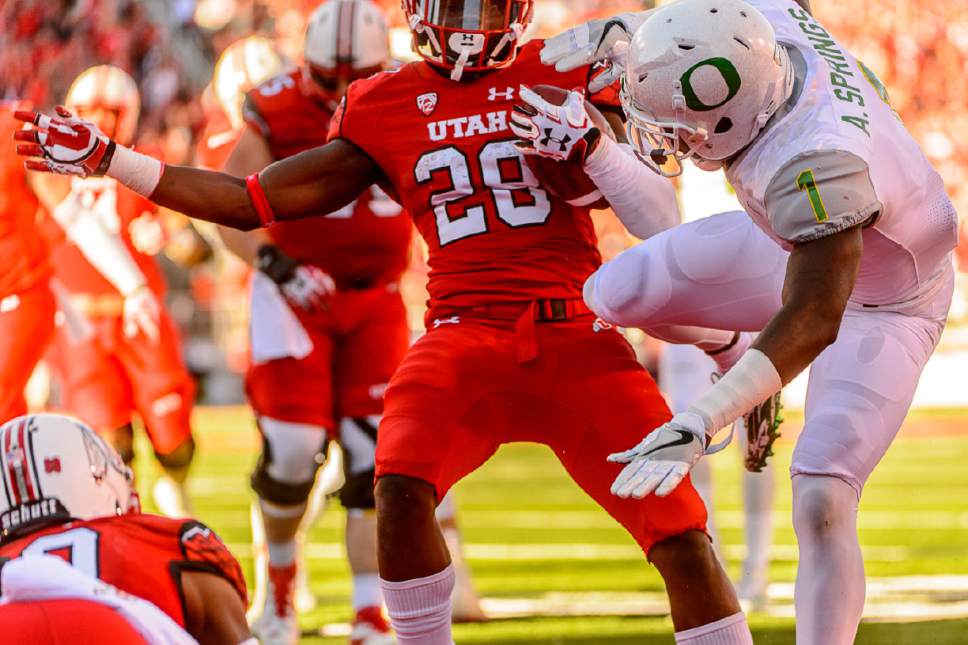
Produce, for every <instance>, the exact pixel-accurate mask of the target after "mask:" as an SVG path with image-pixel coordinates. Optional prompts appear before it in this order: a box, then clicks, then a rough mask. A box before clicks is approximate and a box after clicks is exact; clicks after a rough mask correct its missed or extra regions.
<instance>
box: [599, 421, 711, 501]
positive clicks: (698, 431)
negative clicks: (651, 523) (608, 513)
mask: <svg viewBox="0 0 968 645" xmlns="http://www.w3.org/2000/svg"><path fill="white" fill-rule="evenodd" d="M705 449H706V430H705V427H704V425H703V422H702V419H701V418H700V417H699V415H697V414H695V413H692V412H681V413H679V414H677V415H675V416H674V417H672V419H670V420H669V421H668V422H667V423H664V424H663V425H661V426H659V428H658V429H656V430H654V431H653V432H651V433H649V435H648V436H647V437H646V438H645V439H643V440H642V441H641V442H640V443H639V444H638V445H637V446H635V447H634V448H632V449H631V450H626V451H625V452H617V453H614V454H611V455H609V456H608V461H610V462H612V463H616V464H627V465H626V466H625V468H623V469H622V472H621V473H619V475H618V477H616V478H615V481H614V482H613V483H612V494H613V495H617V496H618V497H622V498H629V497H634V498H635V499H642V498H643V497H645V496H646V495H649V494H650V493H653V492H654V493H655V494H656V495H657V496H659V497H665V496H666V495H668V494H669V493H671V492H672V491H673V490H675V488H676V486H678V485H679V484H680V483H681V482H682V480H683V479H685V478H686V475H688V474H689V471H690V470H692V467H693V466H695V465H696V463H697V462H698V461H699V460H700V459H701V458H702V456H703V453H704V452H705Z"/></svg>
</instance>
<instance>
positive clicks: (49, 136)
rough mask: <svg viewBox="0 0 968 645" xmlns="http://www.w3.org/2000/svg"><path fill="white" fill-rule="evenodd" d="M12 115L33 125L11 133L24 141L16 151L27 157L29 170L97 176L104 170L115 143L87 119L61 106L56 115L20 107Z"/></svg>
mask: <svg viewBox="0 0 968 645" xmlns="http://www.w3.org/2000/svg"><path fill="white" fill-rule="evenodd" d="M14 116H15V117H16V118H17V119H19V120H21V121H24V122H25V123H28V124H31V125H33V126H34V127H33V128H29V129H25V130H18V131H17V132H15V133H14V135H13V137H14V139H16V140H17V141H24V142H26V143H21V144H19V145H17V154H19V155H21V156H24V157H28V159H27V160H26V161H24V165H25V166H26V167H27V168H28V169H30V170H39V171H42V172H52V173H56V174H59V175H76V176H78V177H100V176H101V175H103V174H104V173H106V172H107V169H108V166H109V165H110V164H111V158H112V157H113V156H114V150H115V148H116V144H115V143H114V141H111V140H110V139H108V138H107V136H105V135H104V133H103V132H101V131H100V130H99V129H98V127H97V126H96V125H94V124H93V123H91V122H89V121H84V120H82V119H78V118H77V117H75V116H74V115H73V114H71V113H70V112H69V111H68V110H67V109H66V108H64V107H63V106H59V107H58V108H57V116H56V117H49V116H47V115H46V114H40V113H39V112H25V111H23V110H19V111H17V112H15V113H14Z"/></svg>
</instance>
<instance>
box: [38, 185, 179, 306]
mask: <svg viewBox="0 0 968 645" xmlns="http://www.w3.org/2000/svg"><path fill="white" fill-rule="evenodd" d="M71 184H72V185H71V189H72V190H73V191H74V192H76V193H80V199H81V203H82V204H83V205H84V207H85V208H89V209H91V210H92V211H93V213H94V214H95V215H96V216H97V217H98V218H99V219H100V220H101V222H102V223H103V224H104V225H105V226H106V227H107V228H108V229H109V230H111V231H114V232H116V233H118V234H120V236H121V239H122V240H123V241H124V244H125V246H126V247H127V248H128V251H129V252H130V253H131V257H132V258H133V259H134V261H135V262H136V263H137V264H138V267H139V268H140V269H141V271H142V273H144V275H145V278H146V279H147V281H148V286H150V287H151V289H152V291H154V292H155V293H156V294H158V295H162V294H164V292H165V279H164V277H163V276H162V274H161V270H160V269H159V268H158V265H157V263H156V262H155V258H154V257H153V256H151V255H146V254H144V253H141V252H140V251H138V250H137V249H136V248H135V245H134V243H133V242H132V241H131V236H132V233H131V232H132V230H133V228H134V227H136V226H137V225H138V223H135V222H136V220H139V218H152V219H153V218H156V217H157V214H158V207H157V206H155V205H154V204H152V203H151V202H150V201H148V200H147V199H145V198H144V197H141V196H140V195H138V194H137V193H135V192H133V191H130V190H128V189H127V188H125V187H124V186H122V185H121V184H119V183H118V182H116V181H115V180H113V179H110V178H108V177H99V178H94V177H92V178H89V179H76V178H75V179H72V181H71ZM133 223H134V224H133ZM139 223H140V222H139ZM45 230H47V231H48V232H49V237H50V244H51V248H50V259H51V264H52V265H53V269H54V276H55V277H56V278H57V280H58V282H60V283H61V284H63V285H64V286H65V287H66V288H67V290H68V291H70V292H71V293H72V294H85V295H92V296H119V295H120V294H118V291H117V289H115V288H114V287H113V286H111V283H110V282H108V281H107V279H106V278H105V277H104V276H102V275H101V274H100V273H99V272H98V270H97V269H95V268H94V267H93V266H92V265H91V263H90V262H88V261H87V258H85V257H84V254H83V253H81V250H80V249H79V248H78V247H77V246H76V245H75V244H74V243H72V242H71V241H70V240H68V239H67V238H66V237H65V236H64V234H63V233H62V232H61V230H60V228H59V227H57V226H56V224H53V223H52V222H51V224H50V225H48V226H47V227H45Z"/></svg>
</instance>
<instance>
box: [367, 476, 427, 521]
mask: <svg viewBox="0 0 968 645" xmlns="http://www.w3.org/2000/svg"><path fill="white" fill-rule="evenodd" d="M375 491H376V494H375V496H376V510H377V516H378V518H379V522H381V523H382V522H395V521H400V520H404V521H406V520H420V519H425V518H424V516H427V517H429V518H430V519H431V521H433V518H434V511H435V509H436V506H437V495H436V492H435V491H434V487H433V485H432V484H429V483H427V482H425V481H423V480H422V479H417V478H416V477H407V476H405V475H386V476H383V477H381V478H380V479H379V480H377V483H376V488H375Z"/></svg>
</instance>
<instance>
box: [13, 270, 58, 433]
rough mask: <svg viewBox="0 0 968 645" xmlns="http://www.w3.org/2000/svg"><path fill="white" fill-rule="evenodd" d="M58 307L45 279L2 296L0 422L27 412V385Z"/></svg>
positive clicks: (49, 336)
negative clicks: (18, 291)
mask: <svg viewBox="0 0 968 645" xmlns="http://www.w3.org/2000/svg"><path fill="white" fill-rule="evenodd" d="M55 310H56V305H55V304H54V296H53V294H52V293H51V291H50V289H49V288H48V286H47V282H46V281H45V282H43V283H41V284H39V285H37V286H35V287H32V288H31V289H28V290H27V291H24V292H23V293H19V294H16V295H13V296H8V297H7V298H4V299H0V357H2V358H0V424H2V423H5V422H7V421H9V420H10V419H13V418H15V417H18V416H20V415H22V414H26V413H27V403H26V401H25V400H24V387H25V386H26V385H27V381H28V380H30V375H31V374H32V373H33V371H34V367H35V366H36V365H37V361H39V360H40V358H41V357H42V356H43V355H44V352H45V351H46V350H47V345H48V343H49V342H50V339H51V336H52V335H53V333H54V312H55Z"/></svg>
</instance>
